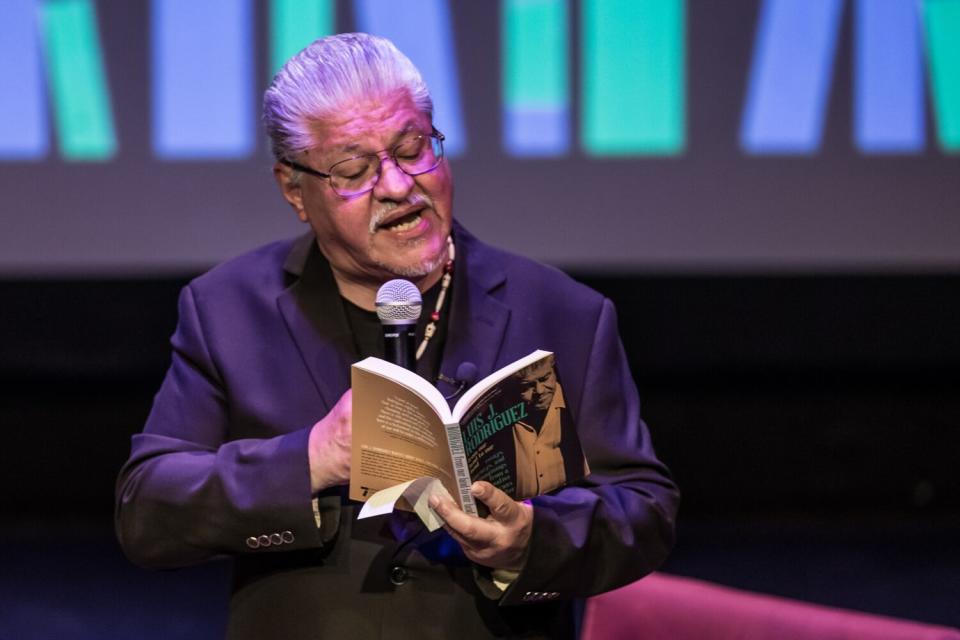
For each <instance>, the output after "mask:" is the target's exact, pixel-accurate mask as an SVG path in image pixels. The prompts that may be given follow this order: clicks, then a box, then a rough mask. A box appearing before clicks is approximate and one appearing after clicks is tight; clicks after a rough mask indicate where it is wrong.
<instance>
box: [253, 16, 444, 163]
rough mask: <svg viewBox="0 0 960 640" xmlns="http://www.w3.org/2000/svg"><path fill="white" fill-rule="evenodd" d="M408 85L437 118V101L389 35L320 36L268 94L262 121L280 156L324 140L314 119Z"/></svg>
mask: <svg viewBox="0 0 960 640" xmlns="http://www.w3.org/2000/svg"><path fill="white" fill-rule="evenodd" d="M398 89H406V90H407V91H408V92H409V93H410V98H411V99H412V100H413V103H414V105H416V107H417V108H418V109H419V110H420V111H422V112H423V113H425V114H427V116H428V117H430V118H431V119H432V116H433V100H431V98H430V92H429V91H428V90H427V84H426V83H425V82H424V81H423V77H422V76H421V75H420V72H419V71H418V70H417V68H416V67H415V66H413V63H412V62H410V59H409V58H407V56H405V55H403V54H402V53H401V52H400V50H399V49H397V48H396V46H394V44H393V43H392V42H390V41H389V40H387V39H386V38H380V37H378V36H372V35H370V34H367V33H340V34H337V35H333V36H327V37H326V38H320V39H319V40H315V41H314V42H313V43H312V44H310V45H309V46H308V47H307V48H306V49H304V50H303V51H301V52H300V53H298V54H297V55H295V56H293V57H292V58H290V60H289V61H287V63H286V64H285V65H283V68H281V69H280V71H278V72H277V74H276V75H275V76H274V77H273V82H271V83H270V87H269V88H268V89H267V91H266V93H265V94H264V97H263V124H264V127H265V128H266V130H267V135H268V136H270V146H271V149H272V151H273V155H274V157H275V158H276V159H278V160H293V159H294V156H296V155H297V154H299V153H302V152H303V151H306V150H307V149H310V148H311V147H314V146H316V145H317V144H318V143H319V142H320V141H319V140H315V139H314V135H313V131H312V130H311V127H310V125H311V123H313V122H316V121H318V120H322V119H324V118H325V117H329V116H331V115H334V114H335V113H337V112H338V111H340V110H341V109H343V108H344V107H346V106H348V105H350V104H352V103H355V102H357V101H361V100H363V99H365V98H377V97H382V96H386V95H389V94H391V93H393V92H395V91H397V90H398Z"/></svg>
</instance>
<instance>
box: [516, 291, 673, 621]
mask: <svg viewBox="0 0 960 640" xmlns="http://www.w3.org/2000/svg"><path fill="white" fill-rule="evenodd" d="M579 406H580V407H581V409H580V415H579V416H575V418H576V424H577V433H578V435H579V437H580V440H581V444H582V445H583V450H584V453H585V455H586V457H587V461H588V462H589V464H590V475H589V476H588V477H587V478H585V479H584V480H583V481H581V482H579V483H577V484H576V485H574V486H567V487H565V488H563V489H561V490H559V491H557V492H555V493H553V494H550V495H543V496H538V497H535V498H533V499H532V503H533V518H534V520H533V532H532V537H531V542H530V546H529V549H528V555H527V559H526V562H525V565H524V568H523V570H522V571H521V572H520V575H519V576H518V577H517V579H516V580H515V581H514V582H513V583H512V584H511V585H510V587H509V588H508V589H507V590H506V592H505V593H504V594H503V597H502V599H501V601H500V602H501V604H504V605H511V604H520V603H526V602H539V601H543V600H545V599H547V600H550V599H555V598H569V597H576V596H590V595H594V594H597V593H601V592H604V591H609V590H611V589H615V588H617V587H620V586H622V585H625V584H628V583H630V582H633V581H635V580H637V579H639V578H641V577H643V576H645V575H647V574H648V573H650V572H651V571H653V570H654V569H656V568H657V567H658V566H659V565H660V564H661V563H662V562H663V561H664V560H665V559H666V557H667V554H668V553H669V552H670V549H671V548H672V546H673V541H674V522H675V517H676V511H677V507H678V504H679V499H680V494H679V491H678V489H677V487H676V485H675V484H674V482H673V480H672V479H671V478H670V475H669V471H668V469H667V468H666V466H665V465H663V464H662V463H661V462H660V461H659V460H657V458H656V455H655V454H654V450H653V446H652V444H651V442H650V434H649V432H648V430H647V427H646V425H645V424H644V422H643V420H642V419H641V418H640V400H639V397H638V394H637V389H636V386H635V384H634V382H633V377H632V376H631V374H630V370H629V366H628V364H627V359H626V355H625V353H624V350H623V346H622V344H621V342H620V338H619V334H618V332H617V322H616V313H615V311H614V308H613V304H612V303H611V302H610V301H609V300H606V299H604V300H603V302H602V307H601V310H600V313H599V316H598V321H597V326H596V330H595V332H594V336H593V345H592V347H591V350H590V355H589V359H588V362H587V365H586V373H585V377H584V384H583V388H582V392H581V398H580V402H579Z"/></svg>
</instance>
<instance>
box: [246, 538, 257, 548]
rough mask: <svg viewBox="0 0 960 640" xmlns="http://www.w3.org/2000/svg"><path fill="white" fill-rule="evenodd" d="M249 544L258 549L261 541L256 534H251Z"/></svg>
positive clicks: (248, 539)
mask: <svg viewBox="0 0 960 640" xmlns="http://www.w3.org/2000/svg"><path fill="white" fill-rule="evenodd" d="M247 546H248V547H250V548H251V549H257V548H259V547H260V541H259V540H257V537H256V536H250V537H249V538H247Z"/></svg>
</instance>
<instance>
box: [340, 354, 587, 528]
mask: <svg viewBox="0 0 960 640" xmlns="http://www.w3.org/2000/svg"><path fill="white" fill-rule="evenodd" d="M352 386H353V451H352V457H351V466H350V499H351V500H359V501H365V502H367V504H366V505H364V508H363V510H361V513H360V517H361V518H363V517H369V516H371V515H379V514H382V513H389V512H390V511H392V510H393V509H394V508H400V509H404V510H408V511H414V512H416V513H418V514H419V515H420V517H421V518H422V519H423V520H424V523H425V524H426V525H427V527H428V528H430V529H431V530H433V529H435V528H436V527H438V526H440V524H441V522H440V521H439V520H438V518H437V516H436V514H434V513H433V511H432V510H431V509H429V508H428V507H427V500H429V497H430V496H431V495H433V493H435V492H446V493H448V494H449V495H451V496H452V497H453V499H454V501H456V502H458V503H459V505H460V507H461V508H462V509H463V511H464V512H465V513H468V514H471V515H478V511H477V504H476V502H475V500H474V499H473V496H472V495H470V485H471V484H472V483H473V482H474V481H476V480H486V481H487V482H490V483H491V484H493V485H495V486H497V487H498V488H500V489H501V490H502V491H504V492H505V493H507V494H508V495H510V496H511V497H512V498H514V499H516V500H519V499H523V498H529V497H532V496H534V495H538V494H541V493H546V492H547V491H551V490H553V489H556V488H557V487H560V486H563V485H564V484H566V483H568V482H571V481H573V480H578V479H580V478H581V477H583V476H584V475H585V474H586V473H589V470H588V468H587V463H586V459H585V458H584V457H583V451H582V449H581V447H580V442H579V440H578V439H577V434H576V430H575V428H574V425H573V423H572V420H571V418H570V413H569V411H568V410H567V408H566V403H565V400H564V397H563V388H562V385H561V383H560V379H559V376H558V374H557V368H556V363H555V361H554V357H553V354H552V353H550V352H548V351H539V350H538V351H534V352H533V353H531V354H530V355H528V356H526V357H524V358H521V359H519V360H517V361H515V362H513V363H512V364H509V365H507V366H506V367H503V368H502V369H499V370H498V371H495V372H494V373H492V374H490V375H489V376H487V377H486V378H484V379H483V380H480V381H479V382H478V383H476V384H475V385H474V386H473V387H471V388H470V389H469V390H467V391H466V393H464V394H463V396H462V397H461V398H460V400H459V401H458V402H457V404H456V406H454V408H453V410H450V408H449V407H448V405H447V401H446V400H444V398H443V396H442V395H441V394H440V392H439V391H438V390H437V389H436V388H435V387H434V386H433V385H432V384H430V383H429V382H427V381H426V380H424V379H423V378H421V377H420V376H418V375H417V374H415V373H413V372H411V371H408V370H406V369H404V368H402V367H399V366H397V365H395V364H392V363H389V362H386V361H384V360H380V359H379V358H367V359H365V360H362V361H360V362H358V363H356V364H354V365H353V368H352Z"/></svg>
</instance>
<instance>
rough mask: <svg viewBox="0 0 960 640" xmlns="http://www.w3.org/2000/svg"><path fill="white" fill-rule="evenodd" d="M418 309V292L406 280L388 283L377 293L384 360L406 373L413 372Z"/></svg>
mask: <svg viewBox="0 0 960 640" xmlns="http://www.w3.org/2000/svg"><path fill="white" fill-rule="evenodd" d="M422 307H423V299H422V298H421V297H420V290H419V289H417V287H416V286H415V285H414V284H413V283H412V282H410V281H408V280H400V279H398V280H390V281H389V282H386V283H384V284H383V286H381V287H380V289H379V290H378V291H377V317H378V318H380V324H381V325H383V350H384V356H385V359H386V360H388V361H389V362H392V363H393V364H395V365H399V366H401V367H403V368H404V369H408V370H410V371H416V370H417V343H416V331H417V320H419V319H420V310H421V309H422Z"/></svg>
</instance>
